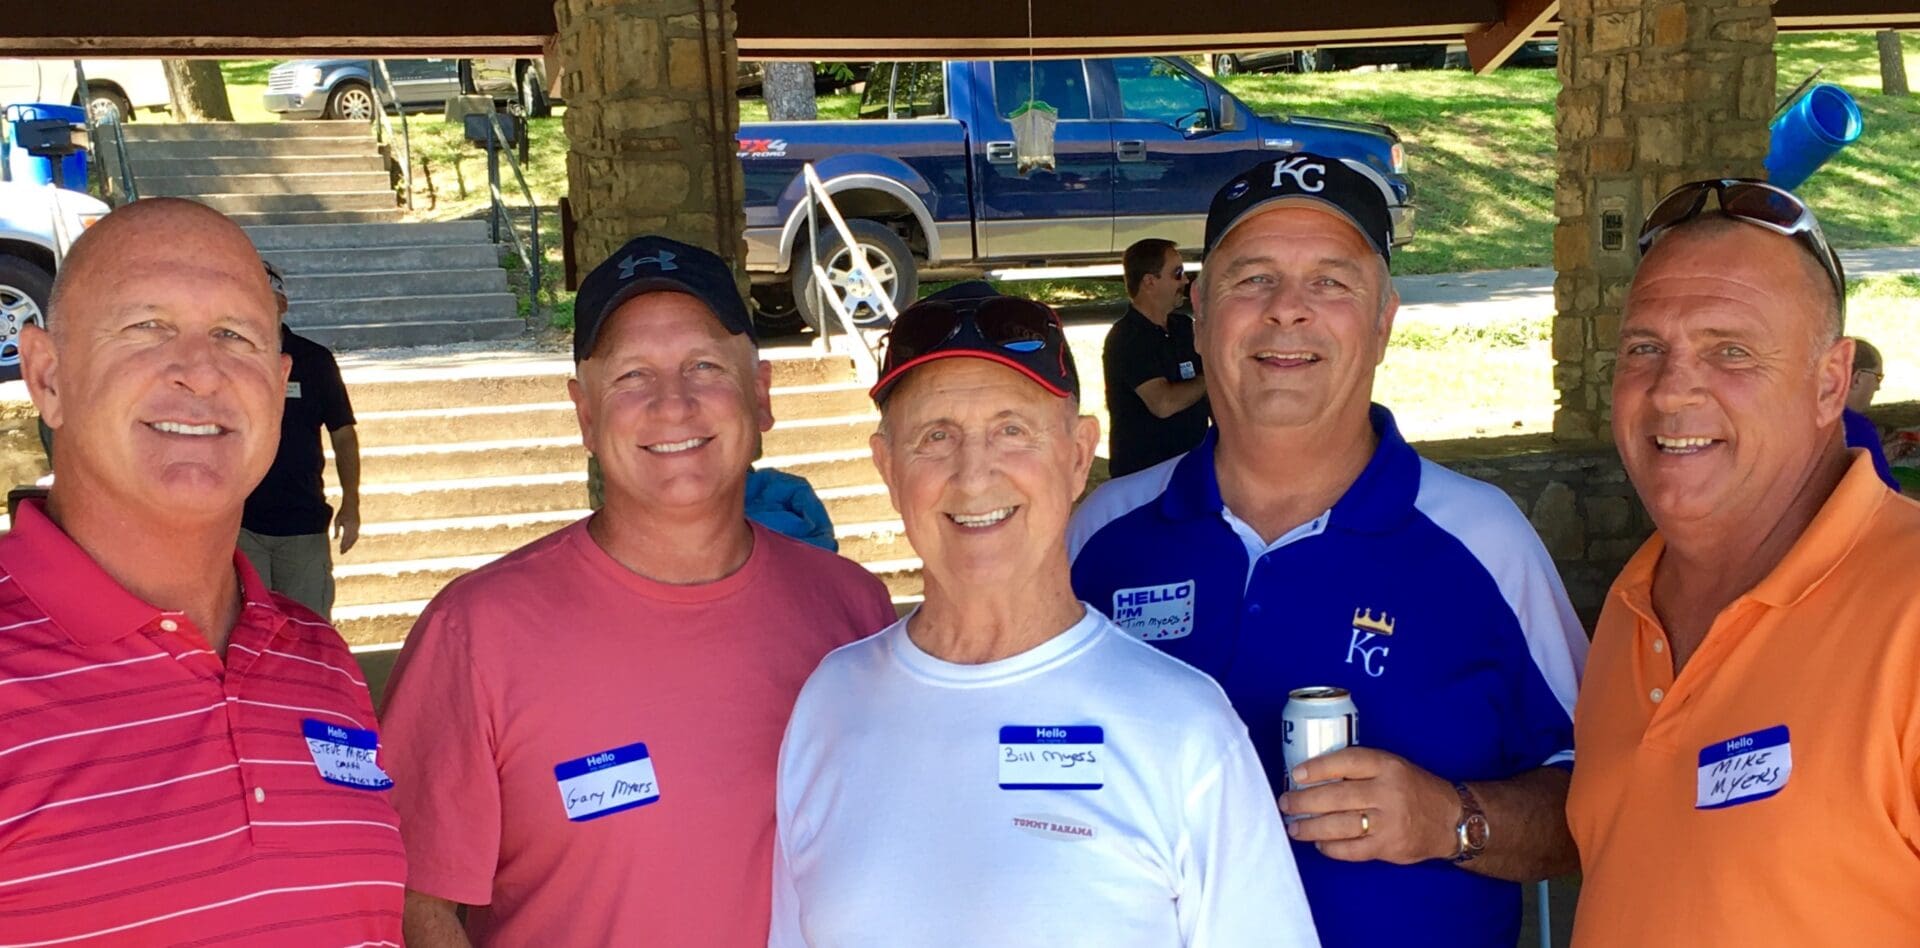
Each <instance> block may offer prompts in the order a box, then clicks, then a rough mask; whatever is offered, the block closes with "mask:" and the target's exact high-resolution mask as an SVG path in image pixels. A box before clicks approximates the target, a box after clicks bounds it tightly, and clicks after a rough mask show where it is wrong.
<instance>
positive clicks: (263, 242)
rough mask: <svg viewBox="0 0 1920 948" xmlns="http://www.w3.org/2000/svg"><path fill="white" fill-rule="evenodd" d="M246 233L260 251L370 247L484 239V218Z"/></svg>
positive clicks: (285, 227) (278, 227) (291, 225)
mask: <svg viewBox="0 0 1920 948" xmlns="http://www.w3.org/2000/svg"><path fill="white" fill-rule="evenodd" d="M247 236H248V237H250V238H252V239H253V245H254V246H255V247H257V248H259V250H260V252H261V253H272V252H275V251H280V250H325V249H347V250H372V249H375V248H384V247H430V246H443V245H448V244H484V243H487V223H486V221H445V222H440V223H420V224H415V223H405V224H402V223H391V224H353V223H341V224H329V223H325V222H321V221H315V222H312V223H289V224H279V225H274V226H261V227H248V228H247Z"/></svg>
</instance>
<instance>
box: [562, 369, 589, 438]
mask: <svg viewBox="0 0 1920 948" xmlns="http://www.w3.org/2000/svg"><path fill="white" fill-rule="evenodd" d="M586 365H587V364H586V363H584V362H580V363H576V364H575V365H574V370H573V375H574V377H573V378H570V379H568V380H567V397H568V398H571V399H573V417H574V419H575V420H577V421H578V422H580V443H581V444H583V445H585V446H586V448H587V456H589V457H591V456H593V403H591V402H589V401H587V390H586V387H585V386H583V385H581V384H580V376H582V375H584V374H586V371H587V368H586Z"/></svg>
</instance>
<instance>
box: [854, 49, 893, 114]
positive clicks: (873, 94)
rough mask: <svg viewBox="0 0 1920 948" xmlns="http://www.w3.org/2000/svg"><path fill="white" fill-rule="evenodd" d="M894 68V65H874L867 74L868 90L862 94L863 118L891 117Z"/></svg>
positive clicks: (861, 109) (861, 108)
mask: <svg viewBox="0 0 1920 948" xmlns="http://www.w3.org/2000/svg"><path fill="white" fill-rule="evenodd" d="M893 67H894V64H893V63H874V64H873V68H872V69H871V70H869V71H868V72H867V89H866V91H865V92H862V93H860V113H859V114H860V117H861V118H863V119H883V118H889V117H890V116H888V115H887V111H888V108H889V107H890V106H891V105H892V103H893Z"/></svg>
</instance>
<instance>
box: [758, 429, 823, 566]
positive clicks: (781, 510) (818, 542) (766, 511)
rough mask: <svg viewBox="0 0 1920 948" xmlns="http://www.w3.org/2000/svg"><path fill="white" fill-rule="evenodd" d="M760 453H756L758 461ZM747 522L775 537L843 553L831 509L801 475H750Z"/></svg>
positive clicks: (762, 472)
mask: <svg viewBox="0 0 1920 948" xmlns="http://www.w3.org/2000/svg"><path fill="white" fill-rule="evenodd" d="M759 454H760V452H759V451H755V452H754V456H755V457H758V456H759ZM747 519H749V520H752V521H753V522H755V523H758V524H760V525H761V526H764V527H766V528H767V529H769V530H772V531H774V532H775V533H780V534H784V535H786V536H790V537H792V538H794V539H796V540H799V541H801V542H803V543H811V544H813V545H814V546H817V547H819V548H821V549H823V550H827V551H829V552H832V553H838V552H840V541H839V540H836V539H834V538H833V520H832V519H831V518H829V517H828V516H827V505H826V504H823V503H821V502H820V495H819V494H816V493H814V492H813V484H811V483H809V482H808V481H807V479H806V478H804V477H801V476H800V475H798V474H788V473H787V472H785V471H782V470H779V469H776V468H771V467H762V468H755V469H754V470H752V471H749V472H748V473H747Z"/></svg>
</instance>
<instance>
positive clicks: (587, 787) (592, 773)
mask: <svg viewBox="0 0 1920 948" xmlns="http://www.w3.org/2000/svg"><path fill="white" fill-rule="evenodd" d="M553 777H554V779H555V780H557V781H559V784H560V802H561V804H562V805H564V806H565V807H566V808H567V819H569V820H572V821H573V822H575V823H583V822H586V821H587V820H596V819H599V818H600V817H603V816H612V815H613V814H615V813H618V812H620V811H622V810H631V809H633V808H634V807H638V806H646V805H647V804H649V803H658V802H659V801H660V784H659V783H658V782H657V780H656V778H655V777H654V775H653V758H652V757H649V756H647V745H645V744H628V745H627V746H625V747H616V748H614V749H613V750H609V751H601V752H600V753H598V754H588V755H587V756H585V757H582V758H580V759H579V760H569V761H566V762H564V763H559V764H555V765H553Z"/></svg>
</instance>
